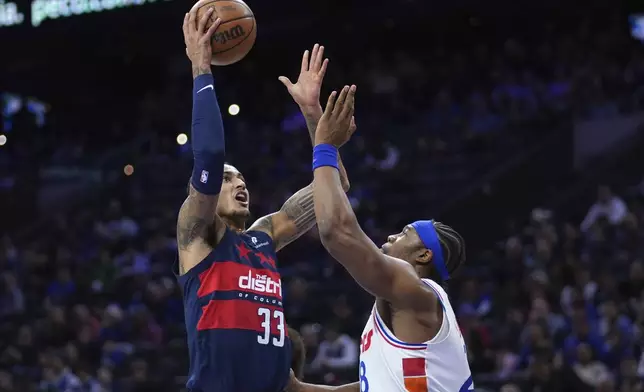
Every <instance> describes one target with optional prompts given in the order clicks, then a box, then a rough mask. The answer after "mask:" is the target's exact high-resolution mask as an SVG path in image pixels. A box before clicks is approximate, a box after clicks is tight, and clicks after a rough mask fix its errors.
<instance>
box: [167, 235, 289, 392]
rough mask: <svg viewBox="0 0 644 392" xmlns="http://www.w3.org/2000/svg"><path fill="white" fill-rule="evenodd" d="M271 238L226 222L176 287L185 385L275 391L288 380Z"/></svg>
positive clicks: (203, 390)
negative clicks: (186, 357) (182, 321)
mask: <svg viewBox="0 0 644 392" xmlns="http://www.w3.org/2000/svg"><path fill="white" fill-rule="evenodd" d="M275 259H276V255H275V248H274V246H273V241H272V240H271V238H270V237H269V236H268V235H267V234H266V233H262V232H259V231H249V232H246V233H243V234H237V233H235V232H233V231H231V230H229V229H226V234H224V237H223V238H222V240H221V242H220V243H219V244H218V245H217V247H216V249H214V250H213V251H212V252H210V254H209V255H208V256H207V257H206V258H205V259H204V260H203V261H201V263H199V264H198V265H197V266H196V267H194V268H193V269H191V270H190V271H188V272H187V273H186V274H185V275H182V276H178V278H177V279H178V280H179V284H180V285H181V288H182V290H183V302H184V308H185V310H184V312H185V317H186V330H187V334H188V348H189V352H190V372H189V375H188V383H187V387H188V390H189V391H191V392H282V391H283V390H284V388H285V387H286V384H287V383H288V379H289V369H290V366H291V355H292V354H291V341H290V339H289V337H288V332H287V328H286V320H285V319H284V308H283V306H282V283H281V280H280V275H279V273H278V272H277V268H276V264H275Z"/></svg>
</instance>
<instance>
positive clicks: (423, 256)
mask: <svg viewBox="0 0 644 392" xmlns="http://www.w3.org/2000/svg"><path fill="white" fill-rule="evenodd" d="M433 255H434V253H432V251H431V250H429V249H427V248H422V249H421V250H419V251H418V252H417V254H416V257H415V260H416V263H417V264H423V265H426V264H429V262H430V261H431V260H432V256H433Z"/></svg>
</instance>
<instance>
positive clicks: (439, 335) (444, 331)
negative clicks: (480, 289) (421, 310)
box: [423, 279, 451, 345]
mask: <svg viewBox="0 0 644 392" xmlns="http://www.w3.org/2000/svg"><path fill="white" fill-rule="evenodd" d="M423 283H425V284H426V285H427V287H429V288H430V289H432V291H433V292H434V294H436V299H437V300H438V303H439V304H440V305H441V309H443V319H442V321H441V326H440V328H439V329H438V332H436V336H434V337H433V338H431V339H430V340H428V341H427V342H426V344H428V345H429V344H438V343H441V342H443V341H444V340H445V339H447V338H448V337H449V333H450V331H451V328H450V322H449V314H448V312H447V307H446V306H445V300H444V299H443V296H442V294H441V293H440V291H438V289H437V288H436V287H434V285H432V284H431V283H430V282H428V281H427V280H425V279H423Z"/></svg>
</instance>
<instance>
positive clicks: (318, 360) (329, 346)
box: [311, 324, 358, 370]
mask: <svg viewBox="0 0 644 392" xmlns="http://www.w3.org/2000/svg"><path fill="white" fill-rule="evenodd" d="M357 363H358V345H357V344H356V342H355V341H354V340H353V339H352V338H351V337H349V336H348V335H345V334H341V333H340V332H339V328H338V326H337V325H336V324H329V325H327V326H326V327H325V328H324V340H322V342H321V343H320V346H319V348H318V352H317V355H316V356H315V359H314V360H313V363H312V364H311V367H312V368H313V369H326V370H342V369H351V368H353V367H354V366H355V365H356V364H357Z"/></svg>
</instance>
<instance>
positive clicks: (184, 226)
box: [177, 189, 217, 250]
mask: <svg viewBox="0 0 644 392" xmlns="http://www.w3.org/2000/svg"><path fill="white" fill-rule="evenodd" d="M216 208H217V197H216V196H207V195H202V194H200V193H198V192H196V191H194V190H192V189H191V190H190V195H189V196H188V198H187V199H186V201H184V202H183V205H182V206H181V209H180V210H179V217H178V219H177V245H178V246H179V249H180V250H187V249H188V247H189V246H190V244H192V243H193V242H194V241H195V240H197V239H200V238H201V239H204V240H206V239H207V238H208V234H209V233H210V230H211V229H212V228H213V223H214V222H215V221H216V217H215V209H216Z"/></svg>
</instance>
